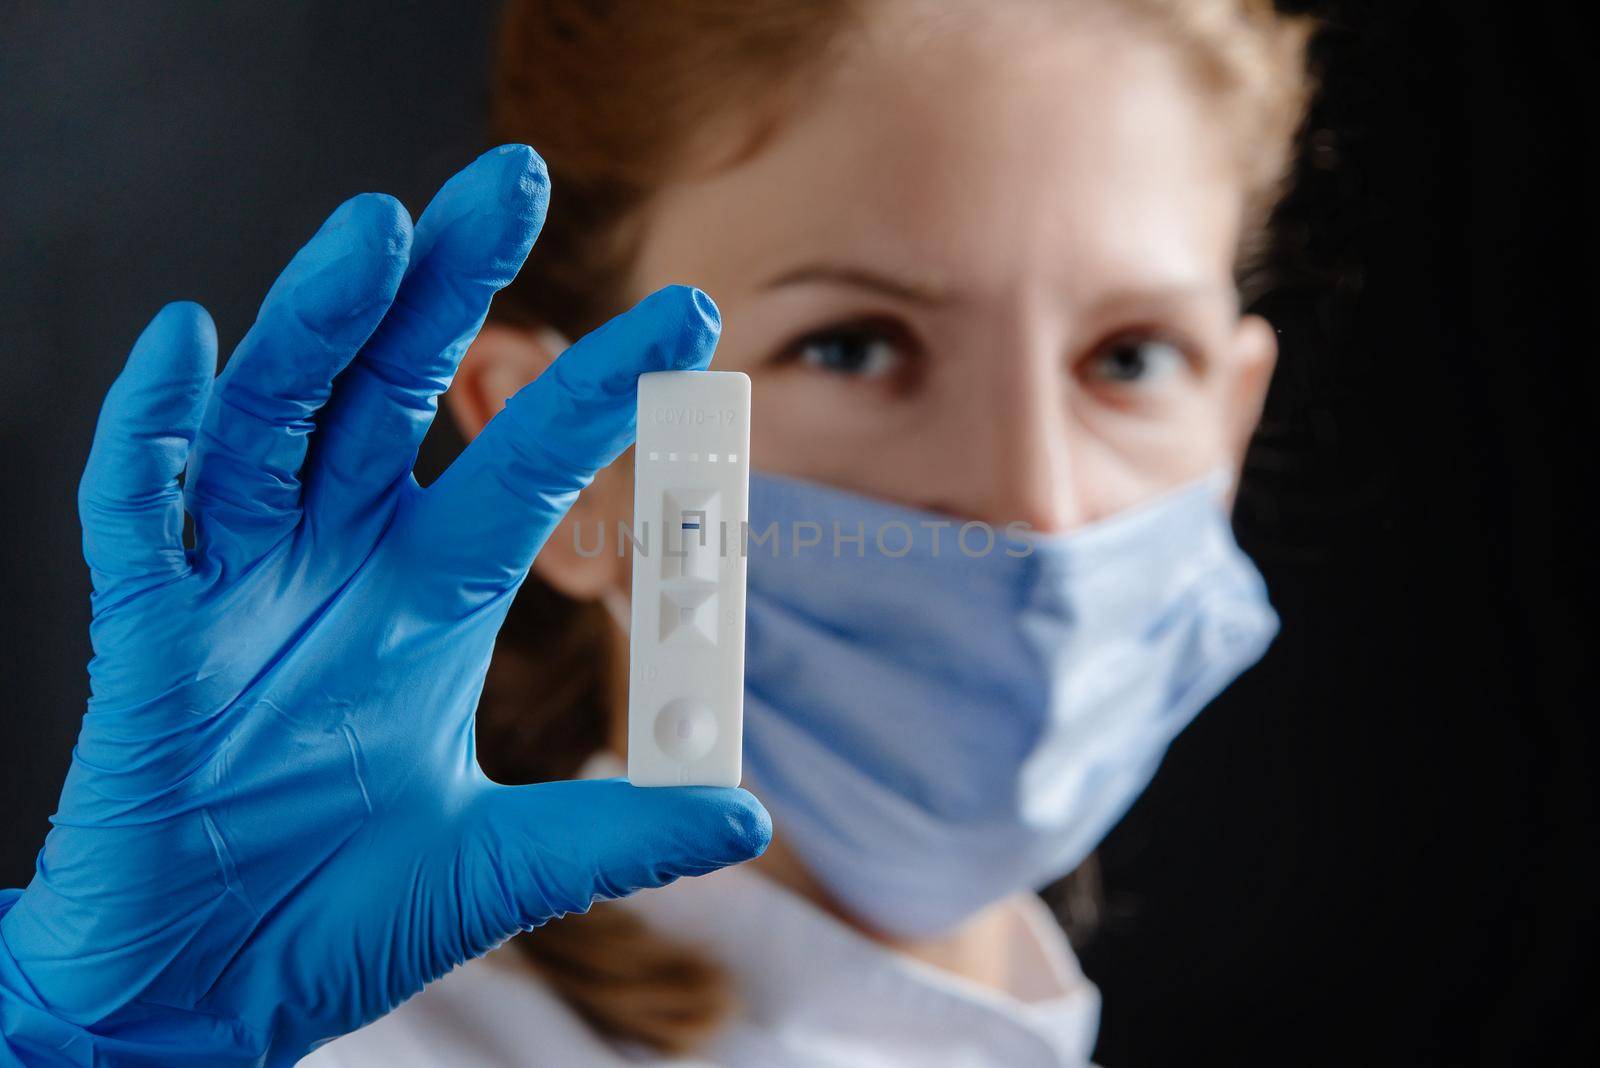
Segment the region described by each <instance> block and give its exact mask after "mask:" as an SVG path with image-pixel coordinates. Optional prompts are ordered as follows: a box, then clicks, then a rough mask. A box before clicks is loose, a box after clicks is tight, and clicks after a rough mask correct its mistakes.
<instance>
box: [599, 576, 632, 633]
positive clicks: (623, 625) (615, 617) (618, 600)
mask: <svg viewBox="0 0 1600 1068" xmlns="http://www.w3.org/2000/svg"><path fill="white" fill-rule="evenodd" d="M600 603H601V604H603V605H605V606H606V614H607V615H609V616H610V617H611V622H613V623H615V624H616V625H617V627H618V629H619V630H621V631H622V633H623V635H624V636H626V635H628V634H629V633H630V632H631V631H632V629H633V600H632V598H630V597H629V596H628V595H627V594H625V593H623V592H622V591H621V590H619V589H617V588H616V587H615V586H607V587H606V588H605V589H604V590H601V591H600Z"/></svg>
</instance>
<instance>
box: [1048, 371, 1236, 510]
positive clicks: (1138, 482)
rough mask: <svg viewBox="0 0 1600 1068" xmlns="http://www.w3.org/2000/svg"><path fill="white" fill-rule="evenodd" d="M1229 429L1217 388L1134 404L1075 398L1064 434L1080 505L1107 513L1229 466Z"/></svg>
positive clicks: (1198, 386) (1195, 388) (1200, 386)
mask: <svg viewBox="0 0 1600 1068" xmlns="http://www.w3.org/2000/svg"><path fill="white" fill-rule="evenodd" d="M1230 426H1231V423H1230V420H1229V411H1228V403H1227V398H1226V396H1225V394H1224V390H1223V388H1222V386H1221V385H1220V384H1219V383H1211V382H1201V383H1194V384H1191V385H1189V386H1187V387H1185V388H1182V389H1175V390H1172V391H1170V392H1169V393H1168V395H1166V396H1164V397H1162V398H1160V399H1158V400H1152V401H1149V402H1146V403H1144V404H1141V405H1138V406H1118V405H1114V404H1109V403H1106V402H1105V401H1104V400H1102V399H1099V398H1094V397H1089V396H1084V395H1081V394H1080V395H1075V396H1074V398H1073V400H1072V401H1071V402H1070V403H1069V405H1068V414H1067V418H1066V421H1065V424H1064V433H1065V435H1066V437H1067V454H1068V455H1069V456H1070V457H1071V462H1072V471H1073V477H1074V480H1075V481H1076V482H1077V483H1078V488H1079V490H1080V492H1081V493H1082V495H1083V498H1084V500H1085V501H1086V502H1090V503H1091V510H1092V511H1094V512H1096V513H1099V514H1110V513H1112V512H1114V511H1116V510H1119V509H1120V508H1123V507H1127V506H1129V505H1133V504H1137V503H1139V502H1140V501H1141V500H1143V499H1146V498H1148V497H1152V496H1155V495H1156V494H1159V493H1162V492H1164V491H1166V490H1169V489H1172V488H1174V487H1177V486H1179V485H1182V484H1183V483H1185V482H1189V481H1191V480H1193V479H1196V478H1199V477H1200V476H1201V475H1204V474H1205V473H1206V472H1208V471H1210V470H1211V469H1213V468H1215V467H1217V466H1219V465H1226V464H1231V463H1232V462H1233V457H1232V455H1231V452H1232V447H1231V441H1232V437H1231V435H1230V433H1229V428H1230Z"/></svg>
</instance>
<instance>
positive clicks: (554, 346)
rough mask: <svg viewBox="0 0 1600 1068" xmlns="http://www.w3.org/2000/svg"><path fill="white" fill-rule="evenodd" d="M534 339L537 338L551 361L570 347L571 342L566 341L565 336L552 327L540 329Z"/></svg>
mask: <svg viewBox="0 0 1600 1068" xmlns="http://www.w3.org/2000/svg"><path fill="white" fill-rule="evenodd" d="M535 337H537V339H538V341H539V344H540V345H541V346H543V348H544V350H545V351H546V352H548V353H549V354H550V359H551V360H554V359H555V358H556V357H557V356H560V355H561V354H562V353H563V352H566V351H567V350H568V349H570V348H571V347H572V342H570V341H568V340H567V336H566V335H565V334H563V333H562V332H561V331H559V330H557V329H556V328H555V327H552V326H546V327H542V328H541V329H540V330H539V331H538V333H537V334H536V335H535Z"/></svg>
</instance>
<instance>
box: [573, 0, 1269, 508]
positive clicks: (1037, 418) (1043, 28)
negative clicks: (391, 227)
mask: <svg viewBox="0 0 1600 1068" xmlns="http://www.w3.org/2000/svg"><path fill="white" fill-rule="evenodd" d="M935 10H937V11H938V12H939V14H933V13H932V12H934V11H935ZM1002 11H1004V12H1005V15H1004V17H1002V15H1001V12H1002ZM948 12H949V8H948V6H940V7H938V8H937V9H935V8H934V7H932V6H931V5H928V4H921V3H902V4H896V5H890V6H888V7H886V8H884V9H883V10H882V11H881V13H880V14H879V15H878V16H877V17H876V20H875V21H874V22H873V23H871V24H870V25H869V26H868V27H867V28H866V31H865V33H864V34H863V35H862V36H861V37H859V38H858V39H857V40H855V41H854V42H853V43H852V46H851V48H850V49H849V51H848V53H847V58H846V59H845V60H844V61H843V62H842V63H841V64H840V65H839V66H837V67H836V68H834V69H833V70H831V71H830V72H829V73H828V75H827V76H826V77H825V78H824V79H822V80H821V81H820V82H819V83H818V84H817V85H816V86H814V87H813V89H812V90H811V91H810V92H809V94H808V95H807V96H806V97H805V98H803V99H802V100H801V102H800V105H799V107H798V108H797V109H796V111H795V113H794V114H793V115H792V117H791V118H790V119H789V121H788V122H787V123H786V124H785V125H784V126H783V127H782V128H781V129H780V130H779V131H778V132H777V134H776V135H775V136H774V138H773V139H772V140H771V141H769V142H767V143H766V144H765V145H764V146H763V147H762V149H761V151H760V152H759V153H757V154H756V155H754V156H752V157H751V158H749V159H748V160H746V161H744V162H742V163H741V164H739V165H737V166H735V167H733V168H731V169H725V170H723V171H721V172H720V173H717V174H715V175H713V176H710V177H706V178H703V179H696V180H688V181H681V182H677V183H674V184H671V185H668V186H667V187H666V188H665V189H664V190H663V191H662V192H661V194H660V196H659V198H658V199H657V200H656V201H655V202H654V203H653V206H652V210H651V212H650V215H649V219H648V225H647V229H646V231H645V234H644V239H643V245H642V255H641V256H640V258H639V260H638V262H637V269H636V272H635V274H634V276H633V279H632V288H633V289H634V291H635V292H634V293H633V294H631V295H632V296H634V297H642V296H644V295H645V294H646V293H648V292H650V291H652V290H654V289H656V288H659V287H660V286H663V285H666V284H669V283H673V282H686V283H692V284H694V285H697V286H699V287H700V288H702V289H704V290H706V291H707V292H709V293H710V294H711V295H712V297H713V298H714V299H715V300H716V302H717V304H718V306H719V307H720V308H721V310H722V316H723V323H724V332H723V337H722V341H721V343H720V344H719V346H718V348H717V355H716V361H715V366H716V367H717V368H719V369H722V370H739V371H744V372H745V373H747V374H748V375H749V376H750V378H751V381H752V386H753V389H752V397H753V404H754V413H753V416H752V423H751V426H752V440H751V457H752V461H753V462H754V463H755V465H756V466H757V467H758V468H761V469H764V470H768V471H774V472H778V473H782V474H788V475H794V476H799V477H803V478H807V479H812V480H816V481H821V482H826V483H830V484H833V485H836V486H841V487H844V488H848V489H851V490H855V491H858V492H861V493H866V494H871V495H873V496H877V497H880V498H886V499H890V500H895V501H899V502H902V503H905V504H910V505H913V506H917V507H921V508H926V509H931V510H936V511H941V512H947V513H953V514H954V515H957V516H960V517H963V518H969V519H981V520H986V521H989V522H991V523H995V524H1004V523H1008V522H1012V521H1017V520H1020V521H1023V522H1027V523H1029V524H1031V525H1032V526H1033V527H1034V528H1035V529H1038V530H1042V531H1060V530H1064V529H1069V528H1071V527H1074V526H1076V525H1079V524H1082V523H1084V522H1087V521H1090V520H1094V519H1096V518H1099V517H1102V516H1105V515H1108V514H1110V513H1113V512H1116V511H1118V510H1120V509H1123V508H1125V507H1127V506H1129V505H1132V504H1136V503H1138V502H1140V501H1142V500H1144V499H1146V498H1148V497H1150V496H1152V495H1154V494H1156V493H1159V492H1160V491H1162V490H1164V489H1167V488H1170V487H1172V486H1174V485H1176V484H1179V483H1182V482H1185V481H1187V480H1189V479H1192V478H1194V477H1196V476H1198V475H1200V474H1201V473H1203V472H1204V471H1206V470H1207V469H1209V468H1212V467H1215V466H1217V465H1219V464H1235V465H1236V464H1237V463H1238V462H1239V460H1240V458H1241V453H1242V449H1243V444H1244V441H1245V440H1246V438H1247V437H1248V434H1249V432H1250V430H1251V429H1253V427H1254V424H1255V421H1256V418H1257V417H1258V415H1259V411H1260V405H1261V400H1262V396H1263V394H1264V392H1265V389H1266V384H1267V379H1268V376H1269V373H1270V369H1271V364H1272V361H1273V356H1274V353H1275V343H1274V336H1273V333H1272V331H1271V329H1270V328H1269V327H1268V326H1267V324H1266V323H1264V322H1262V321H1261V320H1259V319H1256V318H1254V317H1241V316H1240V315H1239V311H1238V303H1237V295H1236V292H1235V289H1234V285H1233V271H1232V268H1233V260H1234V254H1235V247H1236V244H1237V241H1238V238H1239V228H1240V224H1241V208H1242V202H1243V189H1242V186H1241V184H1240V181H1239V179H1238V178H1237V177H1236V174H1235V172H1234V169H1233V167H1232V166H1231V156H1230V151H1231V146H1232V141H1231V139H1230V138H1229V136H1227V135H1228V134H1229V132H1230V131H1229V130H1228V128H1227V127H1226V126H1225V125H1224V123H1225V121H1226V120H1225V118H1224V117H1221V116H1219V115H1217V114H1215V113H1213V111H1212V108H1213V106H1214V102H1213V101H1212V100H1211V99H1210V98H1209V97H1208V96H1207V95H1206V94H1205V93H1204V92H1203V91H1199V90H1198V89H1197V88H1196V86H1195V84H1194V83H1193V81H1192V80H1191V77H1190V75H1189V74H1188V73H1187V72H1186V71H1185V70H1184V69H1183V68H1182V67H1181V66H1180V62H1179V60H1178V58H1177V56H1176V55H1175V54H1174V53H1173V52H1171V51H1170V49H1168V48H1167V47H1166V46H1164V45H1163V44H1161V43H1158V42H1155V41H1153V40H1149V39H1147V38H1146V37H1142V36H1138V35H1136V34H1134V33H1131V32H1129V31H1127V30H1122V29H1118V28H1116V27H1115V26H1113V25H1109V24H1104V25H1096V24H1086V23H1085V22H1084V21H1083V20H1082V18H1081V17H1080V18H1078V19H1077V20H1075V21H1069V20H1067V19H1065V18H1063V17H1062V16H1061V15H1060V13H1058V12H1055V11H1052V10H1050V9H1048V8H1047V7H1046V6H1045V5H1020V4H1019V5H984V6H983V10H982V11H981V12H979V11H976V10H975V11H974V12H971V13H968V14H967V15H966V16H964V17H962V18H959V19H955V18H951V17H948ZM557 199H558V200H559V192H558V193H557ZM557 210H559V208H558V209H557ZM617 496H618V500H619V503H623V504H624V507H623V508H622V510H621V512H620V514H619V515H618V518H626V508H625V503H624V502H626V500H627V499H628V497H627V494H626V492H623V493H621V494H619V495H617Z"/></svg>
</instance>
